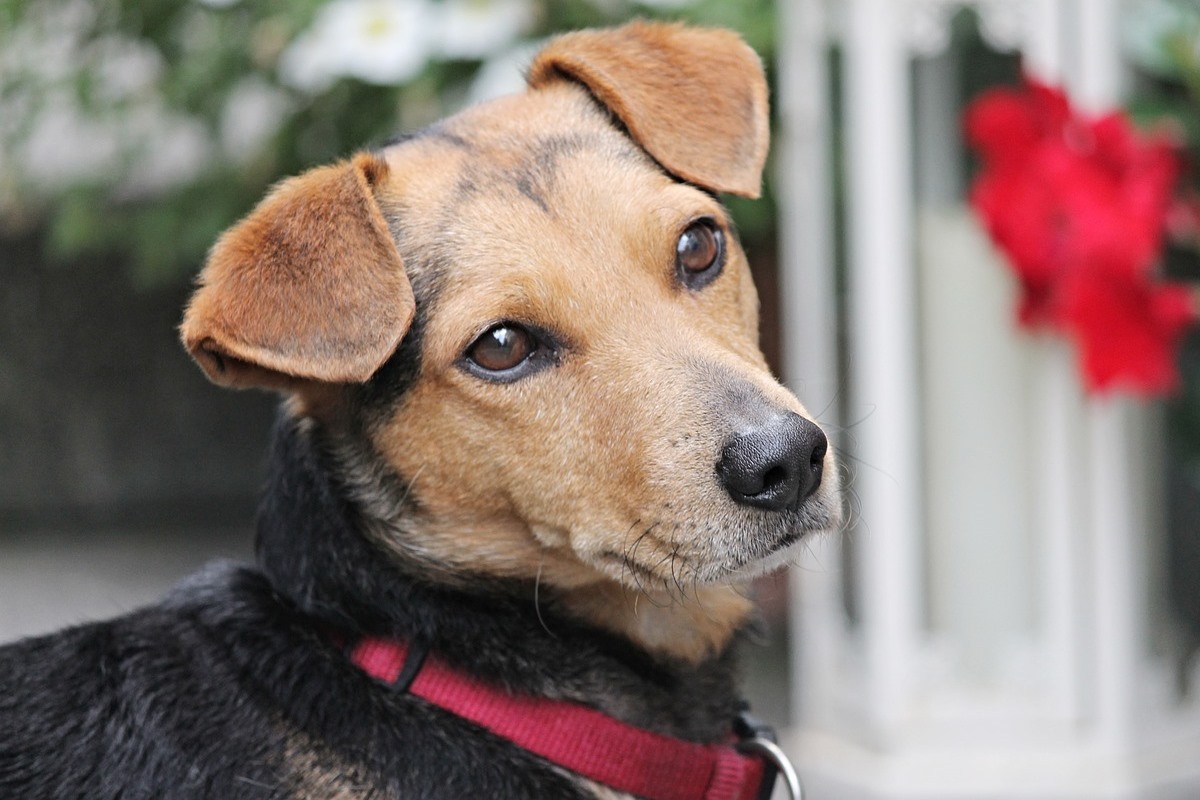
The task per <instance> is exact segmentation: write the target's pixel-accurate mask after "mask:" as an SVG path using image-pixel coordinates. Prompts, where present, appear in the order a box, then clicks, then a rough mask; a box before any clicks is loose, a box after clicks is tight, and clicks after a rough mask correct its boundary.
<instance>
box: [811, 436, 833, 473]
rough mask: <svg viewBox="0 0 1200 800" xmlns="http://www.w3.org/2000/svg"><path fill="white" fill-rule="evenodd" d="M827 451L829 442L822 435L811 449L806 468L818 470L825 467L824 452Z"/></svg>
mask: <svg viewBox="0 0 1200 800" xmlns="http://www.w3.org/2000/svg"><path fill="white" fill-rule="evenodd" d="M828 449H829V440H828V439H826V438H825V436H824V435H822V436H821V440H820V441H819V442H818V443H817V446H816V447H814V448H813V451H812V457H811V458H810V459H809V462H808V466H809V468H810V469H815V470H820V469H821V468H823V467H824V466H825V451H826V450H828Z"/></svg>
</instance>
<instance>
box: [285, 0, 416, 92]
mask: <svg viewBox="0 0 1200 800" xmlns="http://www.w3.org/2000/svg"><path fill="white" fill-rule="evenodd" d="M434 25H435V22H434V20H433V17H432V14H431V13H430V7H429V5H428V3H426V2H425V1H424V0H333V2H331V3H329V4H327V5H325V6H324V7H323V8H321V10H320V11H318V12H317V17H316V19H314V20H313V23H312V26H311V27H309V29H308V30H306V31H305V32H304V33H302V34H300V36H299V37H297V38H296V39H295V41H293V42H292V43H291V44H290V45H288V47H287V49H286V50H284V52H283V55H281V56H280V58H279V77H280V79H281V80H282V81H283V82H284V83H286V84H288V85H290V86H293V87H295V88H297V89H302V90H304V91H308V92H319V91H321V90H323V89H326V88H328V87H329V86H330V85H331V84H332V83H333V82H334V81H335V80H337V79H338V78H340V77H343V76H347V77H352V78H358V79H359V80H363V81H366V82H367V83H374V84H378V85H381V86H391V85H396V84H401V83H404V82H405V81H407V80H409V79H410V78H413V77H415V76H416V75H417V74H418V73H419V72H420V71H421V69H422V68H423V67H424V66H425V61H426V58H427V56H428V53H429V44H430V38H431V34H432V33H433V32H434V31H433V28H434Z"/></svg>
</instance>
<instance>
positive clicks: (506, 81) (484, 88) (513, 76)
mask: <svg viewBox="0 0 1200 800" xmlns="http://www.w3.org/2000/svg"><path fill="white" fill-rule="evenodd" d="M544 44H545V40H542V41H538V42H526V43H524V44H521V45H518V46H517V47H514V48H513V49H512V50H509V51H507V52H505V53H501V54H500V55H498V56H496V57H495V58H491V59H488V60H487V61H485V62H484V64H483V66H482V67H480V68H479V72H477V73H475V80H474V81H472V82H471V88H470V89H469V90H468V92H467V99H468V100H469V101H470V102H471V103H482V102H483V101H484V100H491V99H492V98H494V97H500V96H502V95H506V94H516V93H517V92H519V91H521V90H522V89H524V88H525V73H526V71H528V69H529V65H530V64H531V63H533V58H534V56H536V55H537V53H538V51H539V50H541V49H542V45H544Z"/></svg>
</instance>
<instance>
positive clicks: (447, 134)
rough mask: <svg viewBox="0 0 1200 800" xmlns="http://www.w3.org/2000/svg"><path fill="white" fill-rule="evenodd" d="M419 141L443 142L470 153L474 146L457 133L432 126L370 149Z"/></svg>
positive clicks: (437, 125) (398, 135)
mask: <svg viewBox="0 0 1200 800" xmlns="http://www.w3.org/2000/svg"><path fill="white" fill-rule="evenodd" d="M420 140H433V141H438V142H445V143H446V144H448V145H451V146H452V147H456V148H458V149H459V150H466V151H470V150H472V149H473V148H474V145H472V144H471V142H470V141H469V140H468V139H466V138H464V137H462V136H459V135H458V134H457V133H452V132H451V131H448V130H446V128H445V126H443V125H441V124H434V125H430V126H429V127H427V128H421V129H420V130H416V131H406V132H404V133H397V134H395V135H394V136H391V137H389V138H388V139H386V140H384V142H383V144H381V145H379V146H378V147H375V148H372V149H374V150H386V149H387V148H389V147H394V146H396V145H398V144H404V143H405V142H413V141H420Z"/></svg>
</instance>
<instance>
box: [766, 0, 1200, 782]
mask: <svg viewBox="0 0 1200 800" xmlns="http://www.w3.org/2000/svg"><path fill="white" fill-rule="evenodd" d="M964 6H974V7H975V8H976V9H977V11H978V12H979V14H980V17H981V29H982V30H983V32H984V34H985V36H987V37H988V38H989V39H990V40H992V41H994V42H995V43H996V44H997V45H998V46H1000V47H1003V48H1018V49H1020V50H1021V51H1022V54H1023V57H1024V64H1025V67H1026V68H1027V69H1028V70H1029V71H1030V72H1031V73H1033V74H1035V75H1037V76H1039V77H1041V78H1042V79H1044V80H1048V81H1051V82H1056V83H1063V84H1065V85H1066V86H1067V88H1068V90H1069V92H1070V94H1071V96H1072V97H1073V98H1074V99H1075V100H1076V101H1077V102H1078V103H1079V104H1080V105H1081V106H1082V107H1084V108H1088V109H1101V108H1105V107H1111V106H1114V105H1117V104H1119V102H1120V99H1121V89H1122V79H1123V67H1122V63H1121V60H1120V54H1119V48H1118V41H1117V39H1118V34H1119V20H1120V13H1121V7H1120V4H1119V2H1118V1H1117V0H981V1H980V2H975V3H965V2H947V1H946V0H790V1H789V0H783V2H781V3H780V14H781V24H782V40H781V43H780V47H779V50H780V52H781V54H782V55H781V62H780V64H779V73H780V82H779V91H778V102H779V108H780V112H781V117H782V131H781V136H780V138H779V140H778V142H779V143H778V147H779V148H780V175H779V178H780V187H781V191H780V195H781V213H782V214H783V215H784V223H783V225H782V226H781V230H782V231H783V242H782V253H783V259H784V268H783V274H782V289H783V299H784V323H785V370H786V373H787V377H788V378H789V380H790V381H791V382H792V384H793V386H794V388H796V390H797V391H798V393H799V394H800V396H801V397H802V398H803V399H804V400H805V402H806V403H807V404H808V405H809V407H810V409H812V410H813V411H815V412H821V411H822V410H823V409H824V412H823V413H821V417H822V421H824V422H826V423H829V424H830V425H831V428H832V429H833V430H835V431H837V433H836V434H835V440H836V442H837V444H838V446H839V447H840V448H843V449H844V450H846V451H847V452H848V453H849V455H850V457H851V460H852V463H853V464H854V472H855V476H854V479H853V482H852V484H851V490H852V492H853V493H854V494H855V495H856V496H857V502H856V506H857V513H856V515H855V518H856V523H855V524H854V525H853V526H852V527H851V529H850V530H848V531H847V533H846V534H845V535H844V537H831V538H829V539H826V540H823V541H821V542H816V543H814V544H813V545H812V551H811V553H810V557H808V558H806V559H805V561H804V563H802V564H801V565H800V567H799V568H798V569H797V570H796V571H795V573H794V583H793V587H794V590H795V591H794V592H793V606H794V607H793V614H792V616H793V622H794V626H793V632H794V634H795V635H794V637H793V643H794V655H795V659H794V665H795V673H794V674H795V685H796V687H797V689H798V691H797V692H796V696H797V703H798V708H797V720H798V723H797V726H796V728H795V729H794V730H793V731H791V732H790V734H791V735H790V738H789V741H788V744H789V747H790V749H791V752H792V753H793V755H794V756H795V757H796V758H797V759H798V761H799V762H800V763H801V764H802V765H803V771H804V773H805V776H806V778H807V780H808V783H809V795H810V797H815V798H817V800H820V799H821V798H842V797H845V798H850V797H876V796H877V797H913V798H936V797H943V798H950V797H953V798H964V799H966V798H975V797H980V798H982V797H994V798H1000V797H1005V798H1007V797H1034V796H1036V797H1046V798H1054V797H1076V798H1091V797H1126V796H1129V797H1132V796H1139V797H1143V796H1145V797H1154V796H1158V795H1156V794H1155V791H1160V790H1161V791H1166V789H1164V788H1163V787H1171V790H1172V791H1175V792H1177V794H1171V795H1166V794H1163V795H1162V796H1172V797H1175V796H1178V797H1193V796H1194V797H1200V702H1197V698H1196V693H1197V691H1200V690H1194V691H1193V692H1192V693H1191V694H1190V695H1184V696H1180V695H1179V694H1178V693H1177V692H1175V691H1174V689H1173V686H1174V678H1173V676H1172V672H1171V665H1170V662H1169V659H1168V658H1167V656H1168V655H1169V654H1163V653H1158V652H1155V647H1153V646H1152V643H1151V628H1152V627H1154V626H1157V627H1163V626H1169V620H1165V619H1164V618H1163V617H1164V616H1165V614H1166V612H1165V610H1163V609H1161V608H1160V607H1159V604H1156V603H1155V602H1153V601H1152V597H1153V590H1154V588H1155V587H1154V585H1153V582H1152V579H1151V577H1150V576H1151V575H1154V574H1158V573H1159V572H1161V567H1162V564H1161V562H1162V560H1163V559H1164V558H1165V556H1164V554H1163V550H1162V548H1161V543H1160V539H1161V532H1162V526H1163V522H1162V519H1161V517H1162V516H1163V515H1162V513H1161V511H1156V509H1161V508H1162V506H1163V503H1164V501H1163V500H1161V499H1160V498H1161V480H1160V478H1159V477H1158V474H1157V469H1156V468H1155V465H1156V464H1157V463H1159V462H1160V461H1162V458H1161V453H1162V448H1161V442H1160V434H1159V427H1160V426H1159V422H1158V413H1157V410H1156V409H1154V408H1152V407H1149V408H1148V407H1145V406H1139V405H1136V404H1134V403H1132V402H1129V401H1125V400H1120V399H1111V398H1110V399H1104V400H1088V399H1085V398H1084V397H1083V394H1082V392H1081V390H1080V388H1079V386H1078V381H1077V379H1076V377H1075V372H1074V366H1073V364H1072V360H1071V355H1070V353H1069V351H1068V349H1067V347H1066V346H1065V345H1062V344H1060V343H1056V342H1051V341H1040V340H1035V339H1030V338H1029V337H1027V336H1026V335H1025V334H1020V333H1017V332H1016V331H1015V330H1014V328H1013V325H1012V323H1011V312H1010V310H1009V309H1010V307H1011V302H1012V300H1011V293H1012V288H1011V287H1010V286H1009V285H1008V284H1007V283H1006V280H1005V278H1004V274H1005V273H1004V270H1003V269H1002V268H1001V266H1000V265H999V263H998V261H997V256H996V255H995V254H994V253H993V252H992V250H991V248H990V246H989V245H988V244H987V242H986V239H985V237H984V236H983V234H982V232H981V231H980V230H979V227H978V225H977V224H976V223H975V222H974V221H973V220H972V218H971V216H970V215H969V213H968V212H967V210H966V208H965V205H964V201H963V199H962V196H961V195H962V192H961V177H962V176H961V175H957V174H956V173H955V170H956V169H957V167H956V166H955V165H956V163H957V159H958V158H959V151H958V148H959V146H960V145H959V144H958V129H957V107H956V104H955V101H954V100H953V98H950V97H947V94H948V93H950V92H952V91H953V90H954V89H955V87H956V85H957V84H956V74H957V73H956V69H957V67H956V65H955V63H954V60H953V54H952V53H948V52H947V51H946V47H947V45H948V43H949V42H950V36H949V33H948V28H947V27H946V26H947V23H948V21H949V20H950V18H951V15H952V14H953V13H955V12H956V11H958V10H959V9H960V8H961V7H964ZM832 45H836V46H837V48H838V50H839V52H840V58H841V63H842V81H841V84H840V87H841V89H840V91H841V96H840V98H839V99H840V100H841V107H842V108H843V110H844V118H843V120H842V121H841V123H840V125H839V126H838V130H836V131H835V128H834V123H833V120H832V119H831V108H832V101H833V99H834V97H833V94H832V92H833V91H834V90H833V87H832V85H831V83H830V76H829V74H828V71H827V59H826V54H827V52H828V49H829V47H830V46H832ZM914 76H915V77H914ZM914 107H915V108H917V109H919V115H918V116H919V118H918V119H915V120H914V118H913V111H912V109H913V108H914ZM914 128H915V129H916V130H917V136H916V137H915V139H914V137H913V136H911V135H910V132H911V131H912V130H914ZM835 134H840V140H841V147H842V153H843V159H842V161H843V163H844V172H843V174H841V175H840V176H839V175H834V174H833V171H832V170H833V165H832V164H831V162H830V159H829V154H830V142H831V139H832V137H833V136H834V135H835ZM941 152H944V158H943V159H941V160H939V159H938V154H939V153H941ZM914 159H915V162H914ZM914 163H916V164H917V166H918V167H919V168H920V169H921V170H922V171H921V173H920V174H916V173H915V171H914V168H913V165H914ZM943 173H944V174H943ZM838 179H840V181H839V182H840V185H842V186H844V187H845V204H844V207H843V213H844V219H845V236H844V247H845V252H844V253H843V254H842V255H843V257H844V259H845V264H846V270H847V274H846V277H845V287H846V292H847V296H846V297H845V298H844V302H841V301H840V300H839V297H838V294H837V291H836V288H835V287H836V284H835V281H834V276H833V271H832V266H831V265H832V264H833V263H834V258H835V255H836V251H837V247H838V242H837V241H835V236H834V231H833V222H832V221H833V219H834V213H833V203H834V197H833V193H832V191H831V187H832V186H833V184H834V182H835V180H838ZM946 186H951V187H954V186H958V187H959V188H958V189H956V190H953V191H949V192H945V191H943V190H944V187H946ZM930 187H933V188H932V189H931V188H930ZM937 187H942V189H938V188H937ZM939 192H940V193H941V194H939ZM942 194H944V195H945V196H941V195H942ZM843 311H844V314H845V319H841V318H840V316H839V315H840V314H841V313H843ZM839 330H841V331H843V332H844V342H842V343H839V336H838V331H839ZM843 348H844V349H843ZM839 365H843V367H842V368H839ZM851 609H853V611H851ZM1195 677H1196V678H1197V680H1196V681H1195V683H1196V684H1197V685H1200V675H1197V676H1195Z"/></svg>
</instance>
